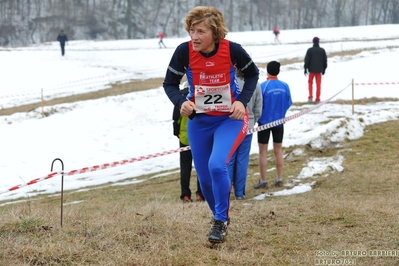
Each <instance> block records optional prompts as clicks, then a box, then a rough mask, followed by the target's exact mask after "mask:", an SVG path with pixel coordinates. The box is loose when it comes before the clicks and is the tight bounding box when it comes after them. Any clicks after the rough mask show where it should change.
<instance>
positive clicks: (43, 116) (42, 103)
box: [42, 89, 44, 118]
mask: <svg viewBox="0 0 399 266" xmlns="http://www.w3.org/2000/svg"><path fill="white" fill-rule="evenodd" d="M43 117H44V99H43V89H42V118H43Z"/></svg>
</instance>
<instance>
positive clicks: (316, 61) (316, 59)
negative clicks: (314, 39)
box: [304, 43, 327, 74]
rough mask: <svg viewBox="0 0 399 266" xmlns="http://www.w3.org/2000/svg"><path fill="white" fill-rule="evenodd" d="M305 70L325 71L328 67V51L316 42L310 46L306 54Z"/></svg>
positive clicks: (313, 71)
mask: <svg viewBox="0 0 399 266" xmlns="http://www.w3.org/2000/svg"><path fill="white" fill-rule="evenodd" d="M304 67H305V70H307V71H308V72H312V73H323V74H324V72H325V71H326V68H327V54H326V51H325V50H324V49H323V48H321V47H320V46H319V44H318V43H315V44H314V45H313V47H311V48H309V49H308V51H307V52H306V56H305V66H304Z"/></svg>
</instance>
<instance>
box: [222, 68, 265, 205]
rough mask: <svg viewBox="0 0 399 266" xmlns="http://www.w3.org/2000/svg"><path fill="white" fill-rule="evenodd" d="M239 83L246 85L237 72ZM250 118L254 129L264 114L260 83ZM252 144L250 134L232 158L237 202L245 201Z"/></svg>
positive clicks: (249, 112) (230, 173) (231, 164)
mask: <svg viewBox="0 0 399 266" xmlns="http://www.w3.org/2000/svg"><path fill="white" fill-rule="evenodd" d="M237 78H238V79H237V81H238V85H239V87H240V88H242V87H243V85H244V76H243V75H242V73H241V72H240V71H237ZM247 110H248V116H249V128H250V129H252V128H254V125H255V123H256V122H257V121H258V119H259V117H260V115H261V113H262V92H261V90H260V85H259V83H257V84H256V89H255V91H254V94H253V95H252V97H251V100H250V101H249V102H248V104H247ZM251 144H252V134H248V135H247V136H246V137H245V138H244V140H243V141H242V142H241V144H240V146H238V148H237V150H236V151H235V152H234V154H233V155H232V156H231V159H230V162H229V175H230V179H231V183H232V185H233V188H234V195H235V197H236V199H237V200H242V199H245V186H246V183H247V175H248V165H249V157H250V151H251Z"/></svg>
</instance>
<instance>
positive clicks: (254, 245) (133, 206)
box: [0, 79, 399, 266]
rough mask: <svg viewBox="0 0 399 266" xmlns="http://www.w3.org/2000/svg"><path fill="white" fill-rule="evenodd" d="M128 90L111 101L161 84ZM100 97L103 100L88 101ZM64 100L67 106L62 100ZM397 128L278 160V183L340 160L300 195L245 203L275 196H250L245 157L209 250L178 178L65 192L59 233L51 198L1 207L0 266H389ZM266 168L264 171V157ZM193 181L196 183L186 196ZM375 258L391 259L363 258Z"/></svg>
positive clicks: (201, 211)
mask: <svg viewBox="0 0 399 266" xmlns="http://www.w3.org/2000/svg"><path fill="white" fill-rule="evenodd" d="M135 82H136V83H132V84H131V85H132V86H131V87H130V85H126V86H124V87H125V88H124V89H122V88H119V87H118V90H119V89H120V90H121V91H120V92H119V93H123V92H125V93H126V92H130V91H135V90H142V89H145V88H148V87H151V88H153V87H157V86H161V84H162V80H161V79H158V80H152V81H151V82H154V83H153V84H151V85H147V83H146V82H140V81H135ZM115 88H116V87H115ZM115 88H114V89H115ZM102 93H104V94H102ZM108 93H111V90H104V91H103V92H98V94H97V95H96V96H95V95H94V93H92V94H91V96H87V97H89V98H91V99H92V98H93V97H97V96H98V98H99V97H100V96H99V95H100V94H102V95H103V96H108V95H110V94H108ZM112 93H116V91H113V92H112ZM114 95H115V94H114ZM103 96H101V97H103ZM71 97H74V96H71ZM76 97H78V98H79V97H82V98H80V99H79V100H84V99H86V98H83V97H85V96H82V95H79V96H76ZM69 100H71V101H72V100H73V99H72V98H69V97H67V99H66V98H65V99H64V101H69ZM396 100H397V99H396ZM362 101H363V103H365V102H367V103H370V102H373V101H378V99H363V100H362ZM359 103H360V102H359ZM53 104H56V103H53ZM21 108H22V109H20V110H23V108H28V109H25V110H31V109H33V108H35V107H33V106H31V107H27V106H25V107H21ZM29 108H30V109H29ZM2 111H5V110H2ZM10 112H11V111H10ZM2 114H4V113H2ZM398 126H399V121H398V120H395V121H390V122H386V123H381V124H376V125H372V126H369V127H367V128H366V130H365V135H364V136H363V137H362V138H361V139H359V140H356V141H346V142H344V143H342V146H341V147H329V148H324V149H312V148H311V147H309V146H305V147H301V148H304V149H305V153H303V154H302V155H294V154H293V153H292V151H293V150H294V149H296V148H298V147H289V148H286V149H284V151H285V153H286V154H290V156H288V157H287V159H286V160H285V169H284V176H285V177H284V178H285V181H288V180H290V179H294V178H295V177H297V176H298V175H299V173H300V171H301V169H302V168H303V167H304V166H305V165H306V164H307V161H308V160H309V159H310V158H321V157H327V156H335V155H337V154H342V155H343V156H344V157H345V161H344V163H343V167H344V171H343V172H333V171H328V172H326V173H325V174H322V175H318V176H315V177H313V178H309V180H307V181H316V185H315V186H314V187H313V190H312V191H310V192H308V193H304V194H298V195H293V196H285V197H277V196H274V197H273V196H272V197H267V198H266V199H265V200H260V201H256V200H251V199H252V198H253V197H255V196H257V195H259V194H261V193H264V192H273V191H275V190H280V189H275V188H272V189H269V190H267V191H258V190H254V189H253V188H252V185H253V184H255V183H256V182H257V180H258V178H259V176H258V175H257V173H258V163H257V156H256V155H253V156H252V157H251V162H250V167H249V177H248V180H247V191H246V194H247V199H246V200H243V201H237V200H234V199H233V197H232V200H231V208H230V210H231V211H230V214H231V225H230V226H229V235H228V237H227V241H226V242H225V243H224V244H221V245H217V246H211V245H210V244H209V243H208V242H207V240H206V234H207V233H208V231H209V228H210V224H209V221H210V219H211V213H210V211H209V208H208V207H207V205H206V203H197V202H193V203H188V204H183V203H181V202H180V200H179V195H180V184H179V176H178V175H177V174H167V173H166V175H165V176H162V177H158V178H151V179H149V177H150V176H143V177H140V179H146V181H144V182H142V183H138V184H133V185H125V186H111V185H109V186H101V187H93V188H92V189H91V190H89V191H86V192H77V191H70V192H67V193H66V194H65V195H64V214H63V226H62V227H61V226H60V198H59V195H41V196H38V197H34V198H26V199H24V200H23V202H21V203H14V204H10V205H4V206H1V207H0V243H1V244H0V265H131V266H133V265H240V266H241V265H317V263H319V265H320V263H321V262H326V261H318V260H319V259H325V260H328V259H334V258H335V259H341V260H342V259H350V260H351V261H349V260H347V261H346V263H349V262H353V260H355V262H356V265H397V262H398V259H399V251H398V246H399V237H398V231H399V223H398V217H399V209H398V207H397V206H399V197H398V192H397V189H398V187H399V180H398V173H399V164H398V162H399V153H398V150H399V142H398V141H397V129H398ZM269 158H270V164H269V168H272V167H274V160H273V155H272V153H269ZM273 174H274V173H273V172H272V173H270V175H269V176H270V177H269V178H271V176H273ZM195 180H196V176H195V173H194V174H193V178H192V184H191V187H192V188H194V187H195ZM373 250H381V251H392V250H393V251H396V252H398V253H395V254H396V256H371V255H370V253H369V252H370V251H373ZM345 251H365V252H366V253H367V255H366V256H360V255H358V254H355V253H354V252H352V253H351V254H352V255H349V256H344V255H345V254H344V252H345ZM336 254H337V256H334V255H336ZM334 262H337V261H334ZM346 265H348V264H346Z"/></svg>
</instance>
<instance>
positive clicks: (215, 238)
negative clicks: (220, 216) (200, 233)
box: [208, 220, 227, 243]
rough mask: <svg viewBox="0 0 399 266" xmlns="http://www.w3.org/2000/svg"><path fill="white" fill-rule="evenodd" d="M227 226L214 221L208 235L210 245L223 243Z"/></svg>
mask: <svg viewBox="0 0 399 266" xmlns="http://www.w3.org/2000/svg"><path fill="white" fill-rule="evenodd" d="M226 235H227V225H226V224H225V223H224V222H222V221H220V220H214V222H213V225H212V228H211V231H210V232H209V234H208V241H209V242H211V243H223V242H224V241H225V240H226Z"/></svg>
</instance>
